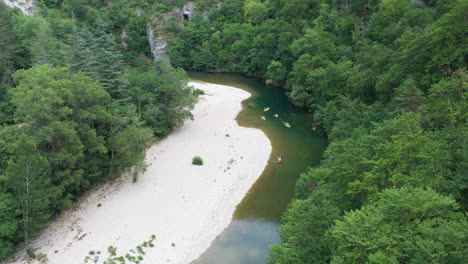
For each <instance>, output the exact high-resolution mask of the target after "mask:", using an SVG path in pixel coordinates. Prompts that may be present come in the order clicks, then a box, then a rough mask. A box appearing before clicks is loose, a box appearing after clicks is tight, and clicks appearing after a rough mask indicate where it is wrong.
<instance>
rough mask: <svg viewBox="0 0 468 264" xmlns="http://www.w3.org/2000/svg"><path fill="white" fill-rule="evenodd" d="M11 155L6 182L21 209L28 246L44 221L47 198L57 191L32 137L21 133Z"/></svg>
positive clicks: (23, 234) (47, 207) (47, 211)
mask: <svg viewBox="0 0 468 264" xmlns="http://www.w3.org/2000/svg"><path fill="white" fill-rule="evenodd" d="M14 155H15V156H14V157H13V158H12V159H10V161H9V162H8V168H7V169H6V172H5V183H6V186H7V188H9V189H10V190H12V194H13V196H14V198H15V202H16V203H17V205H16V208H18V209H19V210H20V215H21V222H20V223H21V229H22V238H23V239H24V240H25V242H26V247H27V248H28V247H29V240H30V239H31V238H32V237H33V236H34V235H36V234H37V233H38V232H39V231H40V230H42V228H43V227H45V225H46V224H47V220H48V219H49V217H50V216H51V212H50V210H49V206H50V199H52V198H54V197H56V196H57V192H56V190H55V188H54V187H52V186H51V184H50V180H49V175H50V174H49V173H50V171H49V165H48V162H47V160H46V159H45V158H44V157H42V156H41V155H40V154H39V152H38V150H37V147H36V144H35V142H34V140H33V138H31V137H29V136H26V135H25V134H23V135H21V136H20V137H19V141H18V142H16V146H15V153H14Z"/></svg>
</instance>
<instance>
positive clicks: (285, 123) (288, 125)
mask: <svg viewBox="0 0 468 264" xmlns="http://www.w3.org/2000/svg"><path fill="white" fill-rule="evenodd" d="M283 124H284V126H285V127H291V125H290V124H289V123H288V122H283Z"/></svg>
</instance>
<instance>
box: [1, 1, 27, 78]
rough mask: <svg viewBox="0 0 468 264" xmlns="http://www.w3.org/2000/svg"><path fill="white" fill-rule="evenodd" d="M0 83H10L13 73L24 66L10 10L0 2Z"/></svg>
mask: <svg viewBox="0 0 468 264" xmlns="http://www.w3.org/2000/svg"><path fill="white" fill-rule="evenodd" d="M0 50H1V51H2V52H0V84H7V85H11V84H12V83H13V77H12V75H13V73H14V72H15V71H16V70H17V69H19V68H20V67H22V66H24V59H23V57H22V56H21V47H20V42H19V39H18V37H17V35H16V32H15V31H14V28H13V23H12V19H11V15H10V12H9V11H8V9H7V8H6V6H5V5H3V3H0Z"/></svg>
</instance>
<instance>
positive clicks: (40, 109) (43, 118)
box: [12, 65, 110, 208]
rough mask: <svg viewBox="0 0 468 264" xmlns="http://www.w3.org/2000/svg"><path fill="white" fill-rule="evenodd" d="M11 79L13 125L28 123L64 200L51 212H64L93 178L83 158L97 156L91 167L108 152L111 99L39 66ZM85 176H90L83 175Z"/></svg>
mask: <svg viewBox="0 0 468 264" xmlns="http://www.w3.org/2000/svg"><path fill="white" fill-rule="evenodd" d="M15 78H16V80H17V81H18V82H19V85H18V86H17V87H15V88H14V89H13V90H12V95H13V96H12V103H13V104H14V105H15V107H16V120H17V122H20V123H25V124H27V126H26V129H27V130H28V132H29V133H30V134H31V135H32V136H34V138H35V139H36V142H37V146H38V149H39V150H40V151H41V153H43V155H44V156H45V157H46V158H47V159H48V161H49V164H50V169H51V175H52V178H51V183H52V184H54V185H55V186H59V187H60V189H61V191H62V195H63V197H62V198H63V199H58V200H54V204H53V206H54V208H67V207H68V206H69V205H70V202H71V199H72V198H73V197H74V196H75V195H77V194H78V193H80V192H81V191H82V189H83V188H85V187H86V186H87V183H86V181H87V180H88V179H87V177H88V176H89V177H96V172H95V170H96V168H95V164H94V163H92V164H93V166H91V165H90V164H91V163H88V164H87V163H85V160H86V159H85V156H86V157H89V158H91V157H93V155H97V156H94V158H92V159H89V160H88V161H90V162H92V160H93V159H95V160H99V159H102V155H105V153H106V152H107V149H106V147H105V140H104V137H105V136H106V135H107V133H108V132H107V131H106V125H107V123H108V122H109V119H110V117H109V116H110V113H109V112H108V109H107V106H108V104H109V102H110V96H109V94H108V93H107V92H106V91H105V90H104V89H103V88H102V87H101V86H100V85H99V84H98V83H97V82H96V81H93V80H92V79H91V78H89V77H87V76H85V75H84V74H82V73H80V74H73V73H71V72H70V71H69V70H68V69H66V68H53V67H50V66H48V65H43V66H40V67H34V68H31V69H29V70H21V71H18V72H17V73H16V74H15ZM37 98H41V100H37ZM104 164H105V162H104ZM101 166H102V165H101ZM88 171H89V172H92V173H89V174H85V172H88Z"/></svg>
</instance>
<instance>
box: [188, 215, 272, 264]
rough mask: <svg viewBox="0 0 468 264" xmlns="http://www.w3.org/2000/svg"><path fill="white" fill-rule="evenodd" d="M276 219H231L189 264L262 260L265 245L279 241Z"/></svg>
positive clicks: (267, 251)
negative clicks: (196, 258)
mask: <svg viewBox="0 0 468 264" xmlns="http://www.w3.org/2000/svg"><path fill="white" fill-rule="evenodd" d="M278 229H279V222H278V221H272V220H266V219H255V218H251V219H241V220H233V221H232V222H231V224H229V226H228V227H227V228H226V230H224V232H223V233H222V234H221V235H220V236H218V237H217V238H216V240H215V241H214V242H213V244H212V246H211V247H210V248H209V249H208V250H207V251H206V252H205V253H203V254H202V255H201V256H200V258H198V260H196V261H194V262H192V264H202V263H204V264H207V263H213V264H214V263H223V264H249V263H263V262H265V260H266V258H267V257H268V255H269V249H268V247H269V246H270V245H271V244H274V243H279V241H280V238H279V235H278Z"/></svg>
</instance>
